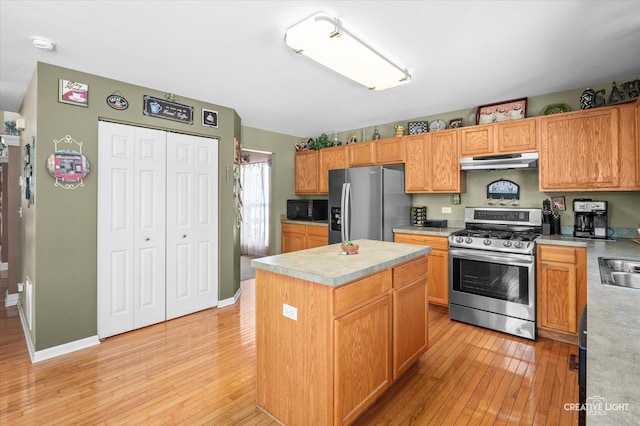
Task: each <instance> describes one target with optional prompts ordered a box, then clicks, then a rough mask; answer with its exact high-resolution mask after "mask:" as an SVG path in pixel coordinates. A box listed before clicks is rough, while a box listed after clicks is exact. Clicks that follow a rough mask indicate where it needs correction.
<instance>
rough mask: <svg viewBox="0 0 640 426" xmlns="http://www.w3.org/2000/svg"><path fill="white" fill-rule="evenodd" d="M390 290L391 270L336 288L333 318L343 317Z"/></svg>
mask: <svg viewBox="0 0 640 426" xmlns="http://www.w3.org/2000/svg"><path fill="white" fill-rule="evenodd" d="M390 289H391V269H386V270H384V271H382V272H378V273H377V274H374V275H371V276H368V277H366V278H363V279H361V280H358V281H354V282H352V283H350V284H347V285H344V286H342V287H338V288H336V289H335V290H334V292H333V312H334V316H335V317H339V316H341V315H344V314H346V313H348V312H350V311H352V310H353V309H354V308H356V307H358V306H359V305H362V304H363V303H364V302H366V301H368V300H371V299H373V298H375V297H376V296H379V295H380V294H383V293H385V292H388V291H389V290H390Z"/></svg>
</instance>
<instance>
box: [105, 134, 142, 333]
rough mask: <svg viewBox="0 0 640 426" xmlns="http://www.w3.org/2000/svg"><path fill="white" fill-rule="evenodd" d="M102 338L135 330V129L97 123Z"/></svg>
mask: <svg viewBox="0 0 640 426" xmlns="http://www.w3.org/2000/svg"><path fill="white" fill-rule="evenodd" d="M98 133H99V143H98V164H99V166H98V236H97V244H98V247H97V250H98V262H97V268H98V269H97V273H98V276H97V282H98V289H97V290H98V306H97V308H98V309H97V312H98V337H100V338H105V337H109V336H113V335H115V334H119V333H123V332H125V331H129V330H132V329H133V315H134V312H133V311H134V308H133V293H134V290H133V285H134V260H133V258H134V245H133V238H132V236H133V234H134V190H133V188H134V161H135V157H134V145H135V143H134V131H133V128H132V127H128V126H119V125H116V124H112V123H104V122H100V123H99V126H98Z"/></svg>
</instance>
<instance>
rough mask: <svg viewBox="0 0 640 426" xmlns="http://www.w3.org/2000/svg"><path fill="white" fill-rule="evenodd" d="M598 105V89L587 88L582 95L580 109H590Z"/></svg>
mask: <svg viewBox="0 0 640 426" xmlns="http://www.w3.org/2000/svg"><path fill="white" fill-rule="evenodd" d="M595 106H596V91H595V90H593V89H590V88H588V87H587V88H586V89H585V90H584V92H582V94H581V95H580V109H590V108H594V107H595Z"/></svg>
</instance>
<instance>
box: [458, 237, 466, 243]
mask: <svg viewBox="0 0 640 426" xmlns="http://www.w3.org/2000/svg"><path fill="white" fill-rule="evenodd" d="M463 241H464V238H463V237H456V243H461V242H463Z"/></svg>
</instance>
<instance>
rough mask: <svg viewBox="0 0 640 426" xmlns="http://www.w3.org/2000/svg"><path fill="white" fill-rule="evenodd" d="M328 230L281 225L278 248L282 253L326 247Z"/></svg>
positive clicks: (317, 227)
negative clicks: (279, 247)
mask: <svg viewBox="0 0 640 426" xmlns="http://www.w3.org/2000/svg"><path fill="white" fill-rule="evenodd" d="M327 244H329V228H328V227H327V226H321V225H306V224H303V223H301V224H297V223H296V224H293V223H283V224H282V234H281V238H280V246H281V252H282V253H289V252H292V251H298V250H305V249H308V248H314V247H320V246H326V245H327Z"/></svg>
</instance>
